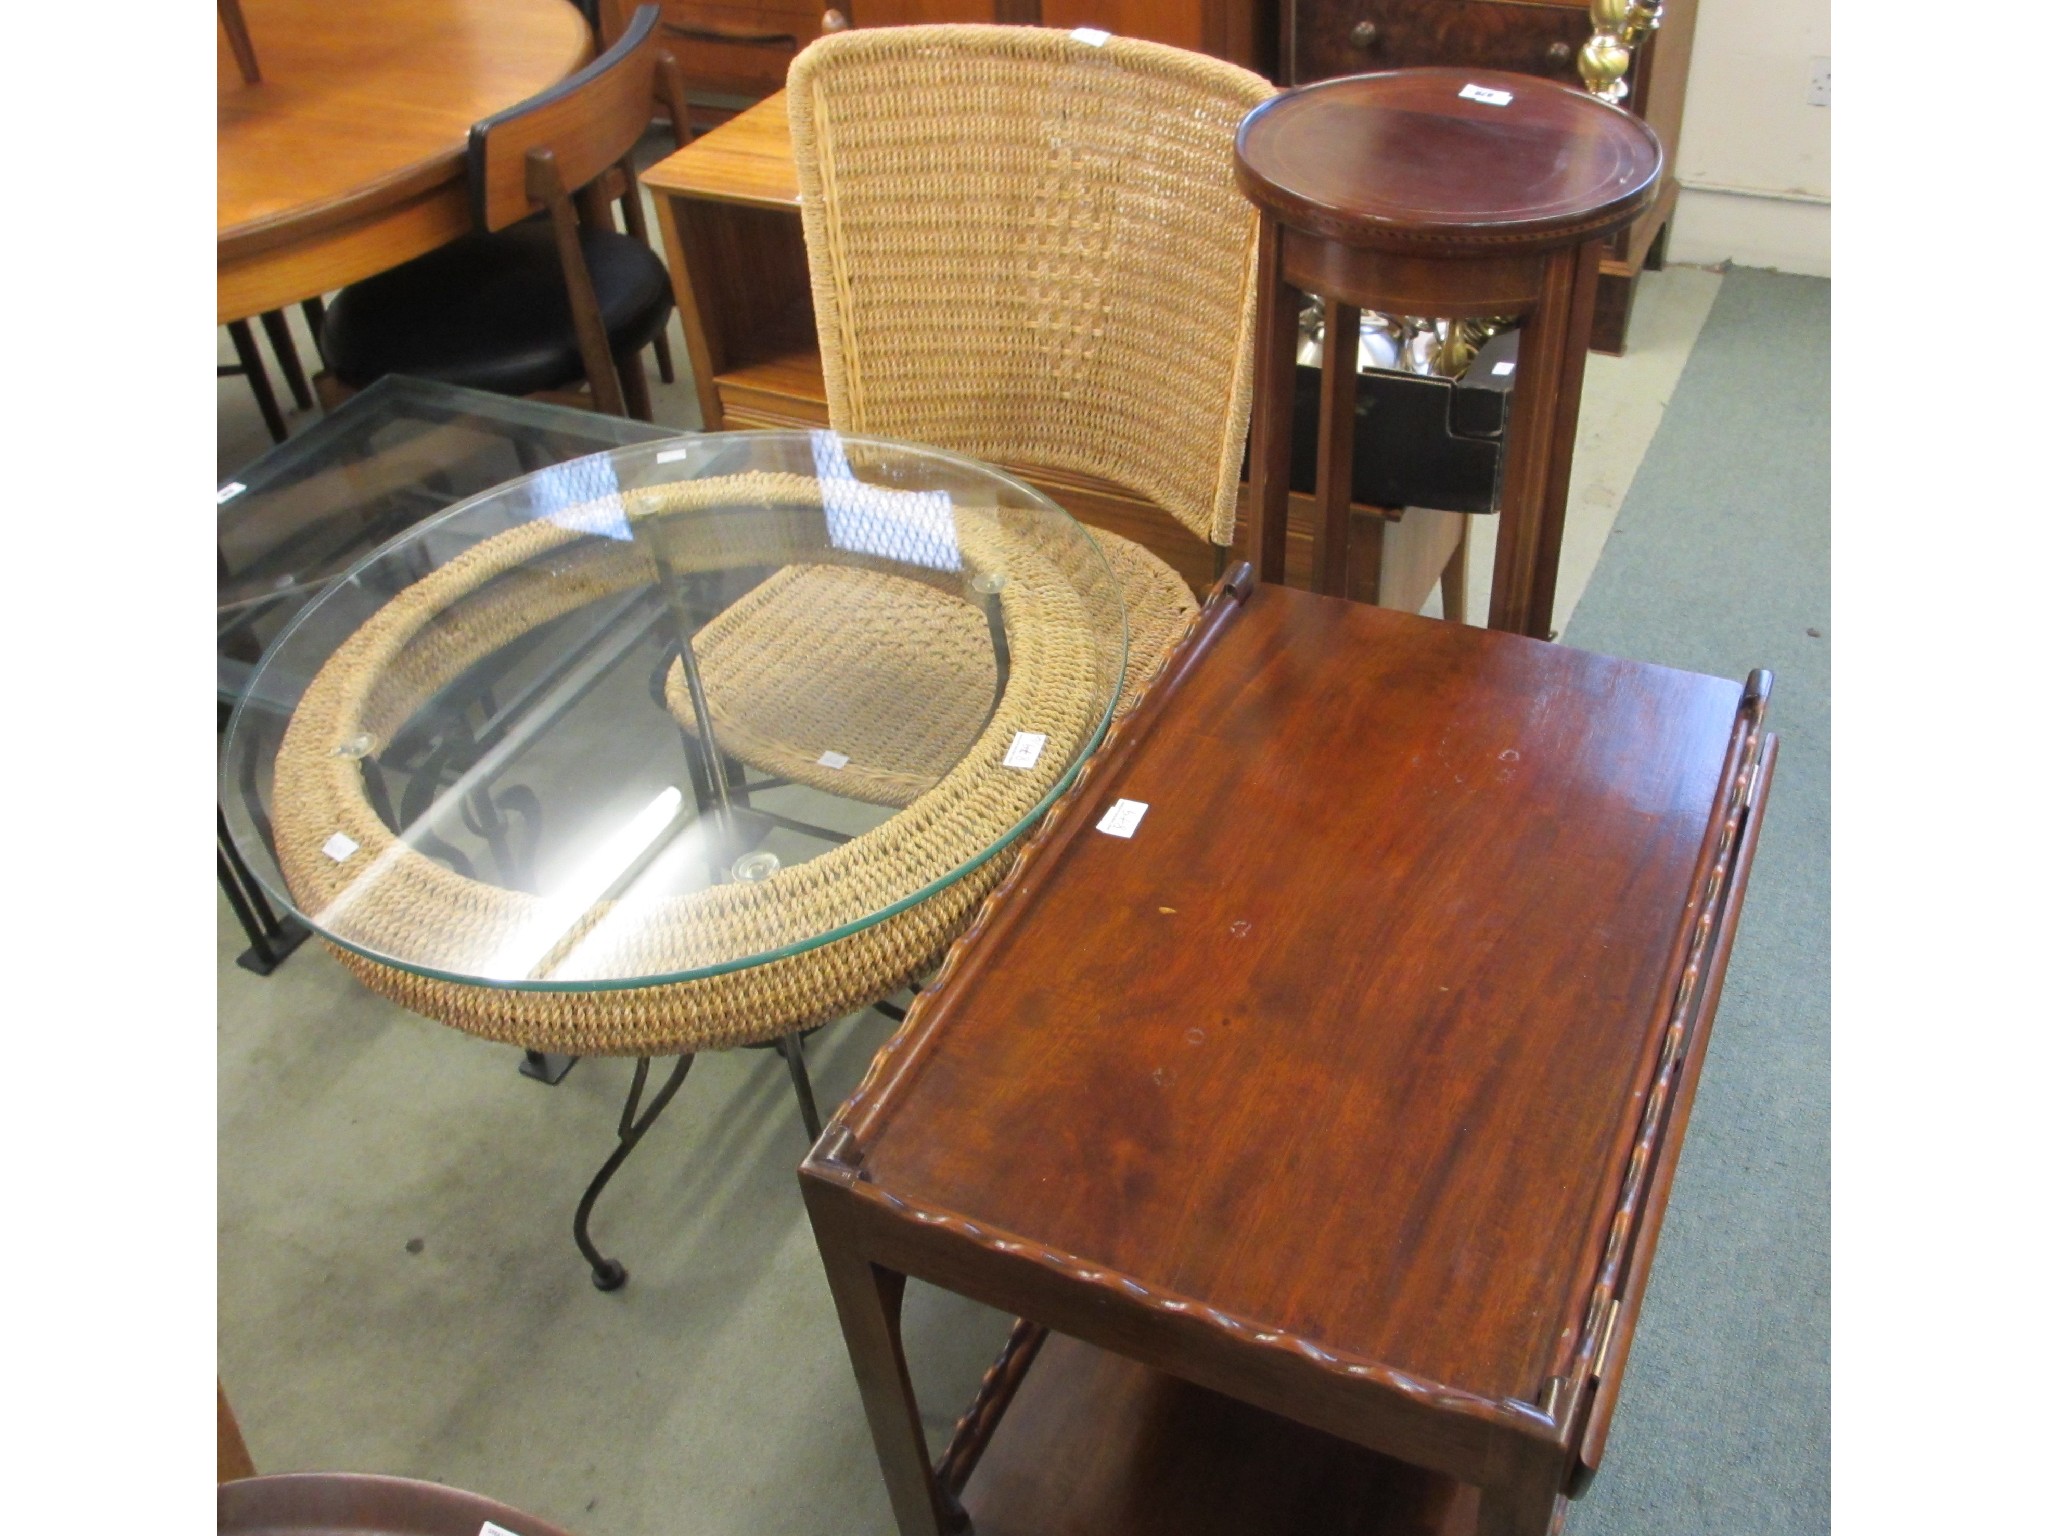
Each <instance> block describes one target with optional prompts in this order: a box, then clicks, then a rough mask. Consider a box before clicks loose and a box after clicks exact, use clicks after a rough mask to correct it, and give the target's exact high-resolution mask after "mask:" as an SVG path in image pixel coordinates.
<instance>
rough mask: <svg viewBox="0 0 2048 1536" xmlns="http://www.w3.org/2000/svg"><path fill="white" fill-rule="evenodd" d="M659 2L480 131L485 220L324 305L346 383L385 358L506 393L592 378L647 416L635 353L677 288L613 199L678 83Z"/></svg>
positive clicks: (593, 386) (658, 325)
mask: <svg viewBox="0 0 2048 1536" xmlns="http://www.w3.org/2000/svg"><path fill="white" fill-rule="evenodd" d="M659 16H660V12H659V10H658V9H657V8H656V7H654V6H651V5H648V6H642V7H641V8H640V10H639V11H638V12H636V13H635V15H634V17H633V20H632V22H631V24H630V25H629V26H628V27H627V29H626V31H625V33H624V35H623V36H621V37H620V38H619V40H618V41H617V42H616V43H615V44H614V45H613V46H611V47H610V48H608V49H606V50H605V51H604V53H603V54H602V55H601V56H600V57H599V58H597V59H596V60H594V61H593V62H592V63H590V64H588V65H586V66H585V67H584V68H583V69H581V70H579V71H577V72H576V73H575V74H574V75H571V76H570V77H569V78H568V79H567V80H564V81H562V82H561V83H560V84H559V85H556V86H554V87H552V88H551V89H549V90H546V91H543V92H542V93H541V94H539V95H538V96H534V97H532V98H531V99H529V100H527V101H524V102H521V103H520V104H519V105H517V106H515V107H510V108H508V109H507V110H505V111H503V112H500V113H498V114H497V115H496V116H494V117H490V118H487V119H485V120H484V121H483V122H480V123H478V124H477V125H476V126H475V127H474V128H472V129H471V130H470V136H469V189H470V207H471V216H472V218H473V220H474V223H475V225H476V231H477V232H476V233H474V234H471V235H467V236H465V237H463V238H462V239H460V240H457V241H455V242H454V243H453V244H450V245H446V246H443V247H441V248H440V249H439V250H436V251H431V252H429V253H428V254H426V255H424V256H421V257H419V258H417V259H416V260H413V261H410V262H407V263H406V264H405V265H404V266H402V267H398V268H395V269H394V270H392V271H390V272H385V273H382V274H380V275H378V276H376V277H372V278H369V279H366V280H365V281H363V282H360V283H357V284H354V285H353V286H351V287H348V288H345V289H343V290H342V291H341V292H340V293H339V294H338V295H336V296H335V298H334V300H333V301H332V302H331V303H330V304H329V305H328V310H327V323H326V327H325V333H324V335H323V337H322V342H323V346H324V349H325V351H326V354H327V361H328V366H329V368H330V369H331V371H332V376H333V378H334V379H335V380H336V381H338V383H339V384H340V385H341V386H342V389H343V392H352V391H354V390H357V389H361V388H363V387H365V386H367V385H369V384H370V383H372V382H374V381H375V380H377V379H379V378H382V377H383V376H384V375H385V374H388V373H406V374H412V375H415V376H417V377H421V378H429V379H438V380H440V381H442V382H443V383H448V384H456V385H463V386H467V387H468V388H471V389H484V390H490V391H492V392H494V393H497V394H509V395H532V394H542V393H550V392H554V391H559V390H563V389H566V388H568V387H570V386H573V385H575V384H577V383H579V382H583V383H587V384H588V385H589V387H590V392H591V395H592V397H593V398H594V400H595V403H596V405H597V408H598V409H599V410H602V411H607V412H610V413H611V414H613V415H627V414H631V415H633V416H636V417H638V418H640V419H641V420H643V421H645V420H649V419H651V415H652V411H651V402H650V401H649V398H648V393H647V378H646V374H645V373H644V372H643V371H642V368H641V365H640V352H641V350H642V349H643V348H644V347H646V346H647V345H648V344H649V343H650V342H652V341H653V340H654V339H655V337H657V336H658V335H659V334H660V333H661V331H662V328H663V327H664V326H665V325H666V324H667V322H668V316H669V312H670V310H671V309H672V308H673V307H674V299H673V297H672V294H671V290H670V286H669V280H668V272H667V269H666V268H664V267H663V266H662V264H661V259H660V258H659V257H658V256H656V255H655V254H654V252H653V251H652V250H651V249H650V248H649V246H648V245H647V243H646V241H645V240H644V239H635V238H634V237H633V236H632V235H630V234H620V233H619V232H618V231H617V230H616V229H614V228H613V227H612V221H611V216H610V211H609V207H608V206H607V205H608V200H609V197H610V196H614V195H617V193H616V189H617V187H618V186H619V181H618V167H619V166H620V164H621V162H623V161H624V160H625V159H626V157H627V156H628V155H629V154H630V153H631V151H632V149H633V147H634V145H635V144H637V143H638V142H639V140H640V136H641V135H642V134H643V133H644V132H645V131H646V128H647V123H648V119H649V117H650V115H651V113H652V108H653V100H654V92H655V89H656V86H657V83H658V82H659V83H660V85H661V88H662V89H663V90H664V92H665V93H672V92H673V91H675V90H677V89H679V88H680V78H679V76H678V75H677V73H676V71H675V70H674V68H673V66H672V64H671V65H670V66H669V67H668V68H666V69H664V68H663V53H662V49H661V46H660V43H659V40H658V39H657V37H656V35H655V27H656V22H657V20H658V19H659ZM636 195H637V194H636Z"/></svg>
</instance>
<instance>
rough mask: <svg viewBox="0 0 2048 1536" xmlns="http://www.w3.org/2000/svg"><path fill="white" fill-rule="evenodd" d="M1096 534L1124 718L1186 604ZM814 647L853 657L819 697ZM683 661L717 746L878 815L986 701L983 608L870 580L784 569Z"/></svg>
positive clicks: (939, 757) (1137, 560)
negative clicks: (1121, 626) (1118, 652)
mask: <svg viewBox="0 0 2048 1536" xmlns="http://www.w3.org/2000/svg"><path fill="white" fill-rule="evenodd" d="M1093 536H1094V538H1095V540H1096V543H1097V545H1098V546H1099V547H1100V549H1101V551H1102V555H1103V559H1104V561H1105V562H1106V563H1107V565H1108V568H1109V574H1110V576H1111V577H1112V578H1113V579H1114V582H1115V586H1116V589H1117V593H1118V596H1119V597H1120V599H1121V601H1122V604H1123V610H1124V623H1125V627H1126V629H1127V631H1128V643H1127V646H1126V651H1125V660H1124V669H1125V670H1124V686H1123V690H1122V693H1121V696H1120V698H1119V700H1118V703H1117V713H1118V714H1121V713H1122V712H1123V711H1124V710H1125V709H1126V708H1128V707H1129V704H1130V701H1131V700H1133V699H1135V698H1136V697H1137V695H1138V693H1139V691H1140V690H1142V689H1143V688H1144V686H1145V684H1146V683H1148V682H1149V681H1150V680H1151V678H1152V676H1153V674H1155V673H1156V672H1157V671H1158V670H1159V667H1160V665H1161V663H1162V662H1164V661H1165V659H1166V653H1167V651H1168V649H1169V648H1170V647H1171V646H1172V644H1173V642H1174V640H1176V639H1177V638H1178V637H1179V636H1180V634H1181V633H1182V632H1183V631H1184V630H1185V629H1186V628H1187V625H1188V622H1189V620H1190V619H1191V618H1192V616H1193V614H1194V612H1195V609H1196V603H1195V597H1194V594H1193V593H1192V592H1191V591H1189V590H1188V585H1187V583H1186V582H1184V581H1182V580H1181V578H1180V575H1179V573H1178V572H1176V571H1175V570H1174V569H1173V568H1172V567H1171V566H1169V565H1167V564H1166V562H1165V561H1163V560H1161V559H1160V558H1159V557H1158V556H1156V555H1154V554H1153V553H1151V551H1149V550H1147V549H1145V548H1144V547H1143V546H1142V545H1139V544H1134V543H1132V542H1131V541H1130V540H1129V539H1123V538H1119V537H1117V536H1116V535H1115V534H1112V533H1105V532H1102V531H1101V530H1093ZM1061 553H1062V554H1065V555H1066V556H1067V558H1065V559H1064V560H1062V561H1061V562H1060V563H1061V565H1062V566H1063V567H1065V568H1066V569H1067V570H1068V572H1069V574H1070V575H1072V576H1074V577H1075V578H1076V579H1083V580H1085V579H1086V573H1085V572H1083V571H1081V570H1080V569H1079V567H1080V566H1081V564H1082V558H1085V553H1086V552H1085V547H1084V546H1082V545H1080V543H1079V541H1078V540H1076V541H1074V543H1073V544H1072V545H1071V546H1070V547H1069V548H1068V549H1065V550H1062V551H1061ZM1076 557H1081V558H1076ZM1099 570H1100V568H1099V567H1098V568H1097V572H1098V574H1099ZM891 587H894V588H896V589H899V590H898V591H896V592H891V591H890V590H888V589H889V588H891ZM901 589H909V590H901ZM821 645H829V646H830V647H831V648H832V649H833V651H834V652H835V653H838V654H841V655H844V656H848V657H856V658H860V661H861V663H862V664H861V666H860V667H859V669H858V671H857V673H855V674H854V675H851V676H847V677H845V678H843V680H842V682H843V686H842V688H841V689H840V690H839V691H838V692H836V693H835V694H834V695H833V696H832V697H830V698H826V697H823V696H821V695H820V693H819V691H818V690H817V689H816V688H815V687H812V686H808V683H809V680H810V679H811V678H812V677H813V676H814V675H815V672H816V658H817V655H818V651H819V647H820V646H821ZM696 652H697V664H698V669H699V673H700V675H701V676H702V678H703V681H704V688H705V692H706V693H707V694H708V695H709V696H710V698H711V700H712V709H711V716H712V725H713V728H714V730H715V731H716V733H717V737H718V744H719V746H720V747H721V748H723V749H724V750H725V751H726V752H728V753H730V754H731V755H732V756H734V757H737V758H738V759H739V760H740V761H741V762H743V763H746V764H748V765H750V766H752V767H754V768H758V769H760V770H761V771H762V772H764V773H770V774H775V775H777V776H779V777H782V778H786V779H789V780H791V781H792V782H795V783H799V784H807V785H810V786H811V787H813V788H815V789H822V790H827V791H830V792H832V793H835V794H844V795H850V796H852V797H853V798H855V799H859V800H867V801H870V802H872V803H873V804H876V805H893V806H905V805H909V804H910V803H911V802H912V801H914V800H916V799H917V797H918V796H920V795H923V794H927V793H929V792H930V791H931V790H932V789H934V788H935V787H936V786H937V785H938V783H939V781H940V780H941V779H943V778H944V777H945V775H946V774H947V773H948V772H950V771H951V770H952V768H953V766H954V764H956V763H957V762H959V761H960V758H961V756H962V754H963V753H964V752H966V751H967V749H968V748H969V746H970V745H971V744H972V743H973V742H974V740H975V738H976V736H977V735H979V734H980V732H981V730H982V728H983V725H984V723H985V722H986V721H987V719H988V713H989V705H990V703H991V701H992V700H993V698H994V696H995V687H996V668H995V654H994V650H993V648H992V647H991V645H990V643H989V633H988V623H987V621H986V619H985V618H984V617H983V615H982V613H981V611H980V610H979V609H977V608H975V607H974V606H972V605H971V604H969V603H966V602H963V601H961V600H960V599H959V598H956V597H951V596H947V595H945V594H942V593H939V592H936V591H933V590H932V589H930V588H926V587H919V586H917V585H916V584H914V583H911V582H907V581H904V580H903V579H902V578H901V577H897V576H892V575H889V574H887V573H885V572H879V571H872V570H860V569H853V568H848V567H843V566H824V565H802V566H791V567H790V568H788V569H787V570H783V571H780V572H778V573H777V574H776V575H775V576H773V577H771V578H770V579H769V580H767V581H765V582H763V583H762V584H761V585H760V586H759V587H757V588H755V589H754V591H752V592H750V593H749V594H748V595H747V596H746V597H745V598H743V599H742V600H741V601H739V602H737V603H735V604H733V605H732V607H730V608H728V609H727V610H726V611H725V612H724V613H722V614H720V615H719V616H718V617H717V618H716V619H715V620H713V621H712V622H711V623H709V624H707V625H705V626H704V630H703V632H702V633H701V634H700V635H699V636H698V637H697V645H696ZM1107 664H1108V665H1110V666H1111V667H1112V669H1113V668H1114V661H1113V660H1111V661H1110V662H1109V663H1107ZM666 687H667V695H668V703H669V709H670V710H671V712H672V713H673V714H674V715H675V717H676V720H677V722H678V723H679V724H680V725H682V727H683V728H684V729H685V730H692V731H694V729H695V724H694V719H693V716H692V713H691V709H690V697H689V692H688V682H687V680H686V678H685V676H684V674H683V669H682V664H681V663H680V662H677V663H676V664H675V665H674V666H673V667H671V668H670V669H669V674H668V679H667V685H666ZM828 741H829V744H830V745H831V746H832V748H833V749H834V750H836V751H837V752H839V753H840V754H841V755H843V756H845V757H847V758H849V759H851V761H850V762H848V763H847V764H846V766H845V767H844V768H839V769H833V768H827V767H825V766H823V765H822V764H820V762H819V761H818V758H819V755H820V747H821V745H824V744H826V743H828Z"/></svg>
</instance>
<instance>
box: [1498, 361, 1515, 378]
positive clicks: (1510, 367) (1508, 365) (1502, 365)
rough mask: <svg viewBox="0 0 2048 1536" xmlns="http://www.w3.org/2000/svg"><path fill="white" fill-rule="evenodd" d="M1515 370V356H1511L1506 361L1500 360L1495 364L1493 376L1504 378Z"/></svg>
mask: <svg viewBox="0 0 2048 1536" xmlns="http://www.w3.org/2000/svg"><path fill="white" fill-rule="evenodd" d="M1514 371H1515V362H1514V359H1513V358H1509V359H1507V360H1506V361H1505V362H1499V363H1495V364H1494V365H1493V376H1494V377H1495V378H1496V379H1504V378H1506V377H1507V376H1508V375H1509V374H1511V373H1513V372H1514Z"/></svg>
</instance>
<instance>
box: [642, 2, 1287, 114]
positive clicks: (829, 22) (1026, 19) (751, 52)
mask: <svg viewBox="0 0 2048 1536" xmlns="http://www.w3.org/2000/svg"><path fill="white" fill-rule="evenodd" d="M605 3H606V4H607V5H610V6H617V7H623V8H626V9H630V4H631V0H605ZM659 3H660V5H661V12H662V17H661V19H662V30H663V33H664V35H665V36H666V37H667V39H668V41H669V42H670V44H671V45H672V47H673V48H674V51H675V56H676V62H677V63H679V64H681V65H682V68H683V78H684V81H685V83H686V84H687V85H688V86H689V88H690V90H691V91H692V92H693V93H695V94H700V95H708V96H723V97H744V98H759V97H763V96H768V95H771V94H773V93H774V92H776V91H779V90H781V89H782V82H783V80H784V78H785V77H786V76H787V75H788V73H789V61H790V60H791V59H793V58H795V57H796V56H797V54H798V53H799V52H801V51H802V50H803V48H804V46H805V45H806V44H807V43H810V42H812V41H813V40H815V39H816V38H818V37H820V36H822V35H823V34H824V33H826V32H836V31H839V30H841V29H842V28H844V27H848V26H855V27H900V26H912V25H916V24H919V23H926V22H963V21H983V22H1007V23H1013V24H1017V25H1022V26H1047V27H1100V28H1102V29H1103V30H1104V31H1106V32H1114V33H1116V34H1117V35H1118V36H1121V37H1142V38H1148V39H1150V40H1151V41H1153V42H1157V43H1171V44H1172V45H1173V46H1175V47H1176V48H1187V49H1191V50H1193V51H1194V52H1197V53H1210V54H1214V55H1215V56H1216V57H1218V58H1221V59H1229V60H1231V61H1232V62H1233V63H1237V64H1242V65H1244V66H1245V67H1246V68H1248V69H1256V70H1258V71H1259V72H1260V73H1261V74H1265V75H1268V76H1270V75H1271V74H1272V54H1273V51H1274V39H1273V37H1272V36H1271V32H1272V28H1271V25H1270V24H1269V25H1267V26H1266V27H1265V29H1264V33H1263V35H1262V33H1261V28H1260V25H1259V21H1260V15H1261V12H1262V11H1263V10H1264V9H1265V8H1264V7H1263V6H1261V5H1260V3H1259V0H659ZM697 115H698V114H697V109H696V108H694V107H693V108H692V110H691V116H692V117H696V116H697ZM728 115H729V110H728V111H718V110H716V109H715V108H714V109H712V110H710V111H708V112H707V113H706V114H705V116H704V122H706V123H709V122H715V121H718V120H721V119H723V118H724V117H726V116H728ZM700 126H701V124H700Z"/></svg>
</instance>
